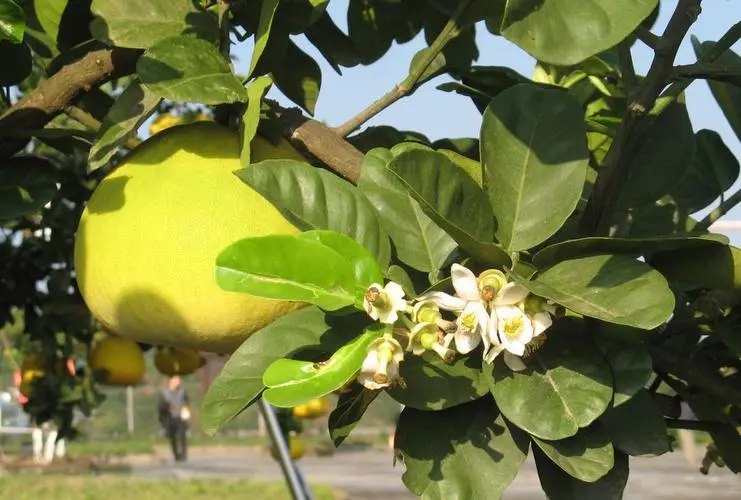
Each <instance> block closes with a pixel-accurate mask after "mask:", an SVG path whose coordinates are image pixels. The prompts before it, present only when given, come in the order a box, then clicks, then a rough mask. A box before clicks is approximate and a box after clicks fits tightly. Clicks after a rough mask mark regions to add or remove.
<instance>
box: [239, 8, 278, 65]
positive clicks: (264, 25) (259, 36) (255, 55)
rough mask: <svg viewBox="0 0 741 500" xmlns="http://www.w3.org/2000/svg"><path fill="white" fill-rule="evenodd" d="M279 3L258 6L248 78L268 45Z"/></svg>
mask: <svg viewBox="0 0 741 500" xmlns="http://www.w3.org/2000/svg"><path fill="white" fill-rule="evenodd" d="M279 3H280V0H265V1H264V2H262V5H261V6H260V20H259V21H258V25H257V32H256V33H255V47H254V48H253V49H252V60H251V61H250V69H249V71H248V72H247V76H248V77H249V76H251V75H252V73H253V72H254V71H255V68H256V67H257V63H258V62H259V61H260V57H262V54H263V52H265V47H267V45H268V39H269V38H270V31H271V30H272V27H273V19H274V18H275V11H276V10H277V9H278V4H279Z"/></svg>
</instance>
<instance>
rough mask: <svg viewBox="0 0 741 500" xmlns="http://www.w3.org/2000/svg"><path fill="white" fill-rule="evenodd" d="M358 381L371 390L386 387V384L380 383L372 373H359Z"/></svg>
mask: <svg viewBox="0 0 741 500" xmlns="http://www.w3.org/2000/svg"><path fill="white" fill-rule="evenodd" d="M358 383H359V384H360V385H362V386H363V387H365V388H366V389H368V390H371V391H377V390H378V389H383V388H384V387H386V384H379V383H378V382H376V381H375V380H373V374H372V373H370V374H369V373H360V374H358Z"/></svg>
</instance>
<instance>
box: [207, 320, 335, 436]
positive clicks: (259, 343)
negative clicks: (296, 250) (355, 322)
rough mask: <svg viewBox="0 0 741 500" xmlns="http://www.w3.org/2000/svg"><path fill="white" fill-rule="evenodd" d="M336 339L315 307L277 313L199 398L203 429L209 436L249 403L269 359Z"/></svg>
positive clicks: (259, 387)
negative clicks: (275, 317)
mask: <svg viewBox="0 0 741 500" xmlns="http://www.w3.org/2000/svg"><path fill="white" fill-rule="evenodd" d="M345 335H346V334H345ZM338 338H341V336H340V335H339V334H338V332H337V331H335V330H332V329H331V327H330V325H329V323H327V321H326V320H325V315H324V313H323V312H322V311H321V310H319V308H317V307H307V308H304V309H299V310H298V311H294V312H292V313H289V314H286V315H285V316H281V317H280V318H278V319H277V320H275V321H274V322H272V323H270V324H269V325H268V326H266V327H265V328H263V329H261V330H258V331H256V332H255V333H253V334H252V335H250V337H249V338H248V339H247V340H245V341H244V342H243V343H242V345H241V346H239V348H238V349H237V350H236V351H235V352H234V353H233V354H232V355H231V356H230V357H229V359H228V361H227V362H226V364H225V365H224V368H223V369H222V370H221V372H219V374H218V375H217V376H216V378H215V379H214V380H213V382H211V385H210V386H209V388H208V392H207V393H206V395H205V396H204V398H203V402H202V405H201V408H202V414H201V425H202V426H203V431H204V432H205V433H206V434H208V435H210V436H213V435H214V434H216V432H217V431H218V430H219V429H220V428H222V427H223V426H224V425H226V424H227V423H228V422H230V421H231V420H232V419H233V418H234V417H236V416H237V415H239V414H240V413H241V412H242V411H244V410H245V408H247V407H248V406H249V405H251V404H252V403H253V402H254V401H255V400H256V399H257V398H258V397H259V396H260V393H261V392H262V391H263V389H264V388H265V386H264V385H263V383H262V374H263V373H264V372H265V370H266V369H267V368H268V366H270V364H271V363H272V362H273V361H275V360H276V359H280V358H285V357H289V356H291V355H293V354H294V353H295V352H298V351H300V350H302V349H306V348H310V347H314V348H316V347H319V346H322V345H324V344H329V348H331V347H334V345H336V344H337V339H338ZM276 339H280V342H276Z"/></svg>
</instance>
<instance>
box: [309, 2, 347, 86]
mask: <svg viewBox="0 0 741 500" xmlns="http://www.w3.org/2000/svg"><path fill="white" fill-rule="evenodd" d="M304 34H305V35H306V38H307V39H308V40H309V41H310V42H311V43H312V44H313V45H314V47H316V48H317V50H319V52H321V53H322V55H323V56H324V58H325V59H326V60H327V62H328V63H329V64H330V66H332V68H334V70H335V71H337V72H338V73H340V66H344V67H346V68H350V67H353V66H357V65H358V63H359V62H360V56H359V55H358V52H357V50H356V49H355V45H354V44H353V42H352V40H350V38H349V37H348V36H347V35H346V34H345V33H344V32H343V31H342V30H341V29H340V28H338V27H337V25H336V24H335V23H334V21H333V20H332V17H331V16H330V15H329V14H328V13H327V12H324V13H322V15H321V16H319V18H318V19H317V20H316V22H315V23H314V24H312V25H311V26H309V28H308V29H307V30H306V32H305V33H304Z"/></svg>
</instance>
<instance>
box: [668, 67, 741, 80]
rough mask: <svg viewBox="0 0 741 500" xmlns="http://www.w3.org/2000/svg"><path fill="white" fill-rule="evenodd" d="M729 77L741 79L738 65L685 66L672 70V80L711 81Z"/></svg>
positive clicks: (740, 69) (740, 68)
mask: <svg viewBox="0 0 741 500" xmlns="http://www.w3.org/2000/svg"><path fill="white" fill-rule="evenodd" d="M729 76H736V77H741V66H740V65H738V64H713V63H697V64H685V65H682V66H676V67H675V68H674V76H673V79H674V80H679V79H682V78H692V79H705V80H711V79H714V78H718V79H722V78H723V77H729Z"/></svg>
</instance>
